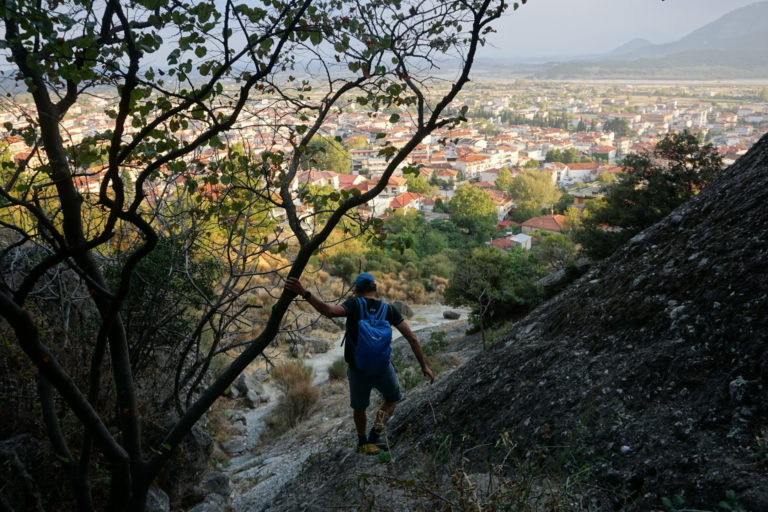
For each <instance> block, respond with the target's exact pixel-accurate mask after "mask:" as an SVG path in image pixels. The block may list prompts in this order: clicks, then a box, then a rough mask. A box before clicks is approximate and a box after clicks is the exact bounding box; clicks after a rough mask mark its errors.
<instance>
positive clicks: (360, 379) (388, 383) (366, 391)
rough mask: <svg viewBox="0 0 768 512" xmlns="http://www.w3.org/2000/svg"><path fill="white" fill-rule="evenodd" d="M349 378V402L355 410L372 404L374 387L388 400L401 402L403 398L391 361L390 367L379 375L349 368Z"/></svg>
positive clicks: (364, 408) (360, 409) (361, 409)
mask: <svg viewBox="0 0 768 512" xmlns="http://www.w3.org/2000/svg"><path fill="white" fill-rule="evenodd" d="M347 378H348V379H349V402H350V406H351V407H352V409H354V410H355V411H364V410H366V409H367V408H368V406H369V405H370V404H371V390H372V389H376V390H378V391H379V393H381V396H383V397H384V400H385V401H387V402H399V401H400V400H402V398H403V395H402V393H400V385H399V384H398V382H397V375H396V374H395V367H394V366H392V363H389V367H388V368H387V369H386V370H385V371H383V372H381V373H379V374H378V375H368V374H367V373H363V372H359V371H357V370H353V369H352V368H348V369H347Z"/></svg>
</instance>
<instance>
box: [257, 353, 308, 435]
mask: <svg viewBox="0 0 768 512" xmlns="http://www.w3.org/2000/svg"><path fill="white" fill-rule="evenodd" d="M313 373H314V372H313V370H312V368H311V367H309V366H307V365H305V364H304V363H301V362H289V363H284V364H281V365H279V366H276V367H275V368H274V369H273V370H272V379H273V380H274V382H275V386H277V388H278V389H280V391H282V396H281V397H280V399H279V400H278V403H277V407H276V408H275V411H274V412H273V413H272V414H271V415H270V417H269V418H268V419H267V425H268V426H269V428H270V430H272V431H274V432H277V431H285V430H287V429H289V428H292V427H295V426H296V425H298V424H299V423H300V422H301V421H303V420H305V419H306V418H307V417H309V415H310V413H311V412H312V407H313V406H314V405H315V404H316V403H317V401H318V400H319V399H320V390H319V389H317V388H316V387H314V386H313V385H312V375H313Z"/></svg>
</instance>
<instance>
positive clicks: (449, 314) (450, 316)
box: [443, 310, 461, 320]
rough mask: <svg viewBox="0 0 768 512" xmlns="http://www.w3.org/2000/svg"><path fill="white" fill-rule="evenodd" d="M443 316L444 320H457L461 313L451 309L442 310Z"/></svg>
mask: <svg viewBox="0 0 768 512" xmlns="http://www.w3.org/2000/svg"><path fill="white" fill-rule="evenodd" d="M443 318H445V319H446V320H458V319H459V318H461V313H459V312H458V311H453V310H448V311H443Z"/></svg>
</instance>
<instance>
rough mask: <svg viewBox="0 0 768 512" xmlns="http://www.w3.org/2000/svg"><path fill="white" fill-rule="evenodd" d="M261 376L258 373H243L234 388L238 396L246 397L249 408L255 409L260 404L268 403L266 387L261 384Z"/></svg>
mask: <svg viewBox="0 0 768 512" xmlns="http://www.w3.org/2000/svg"><path fill="white" fill-rule="evenodd" d="M260 376H261V374H259V373H258V372H256V373H254V374H251V373H241V374H240V375H239V376H238V377H237V380H235V383H234V384H233V385H232V388H234V389H236V390H237V392H238V396H244V397H245V403H246V405H248V407H251V408H255V407H258V406H259V404H261V403H263V402H265V401H266V393H265V392H264V386H263V385H262V384H261V382H259V378H260Z"/></svg>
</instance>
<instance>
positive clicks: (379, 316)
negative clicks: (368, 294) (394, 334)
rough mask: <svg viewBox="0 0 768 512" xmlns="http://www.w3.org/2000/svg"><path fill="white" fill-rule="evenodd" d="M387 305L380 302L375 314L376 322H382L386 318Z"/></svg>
mask: <svg viewBox="0 0 768 512" xmlns="http://www.w3.org/2000/svg"><path fill="white" fill-rule="evenodd" d="M388 306H389V305H388V304H387V303H386V302H384V301H382V302H381V305H380V306H379V310H378V311H377V312H376V320H384V319H386V318H387V308H388Z"/></svg>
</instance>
